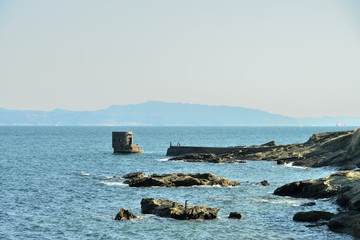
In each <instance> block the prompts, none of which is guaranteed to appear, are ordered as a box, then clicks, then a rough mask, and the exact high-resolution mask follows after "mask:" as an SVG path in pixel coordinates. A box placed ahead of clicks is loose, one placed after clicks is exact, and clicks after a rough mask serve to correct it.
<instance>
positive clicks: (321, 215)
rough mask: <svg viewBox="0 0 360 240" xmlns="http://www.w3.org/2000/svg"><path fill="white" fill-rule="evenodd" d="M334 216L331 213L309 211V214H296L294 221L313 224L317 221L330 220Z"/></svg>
mask: <svg viewBox="0 0 360 240" xmlns="http://www.w3.org/2000/svg"><path fill="white" fill-rule="evenodd" d="M332 216H334V214H333V213H331V212H324V211H309V212H298V213H296V214H295V215H294V217H293V220H294V221H300V222H315V221H319V220H330V218H331V217H332Z"/></svg>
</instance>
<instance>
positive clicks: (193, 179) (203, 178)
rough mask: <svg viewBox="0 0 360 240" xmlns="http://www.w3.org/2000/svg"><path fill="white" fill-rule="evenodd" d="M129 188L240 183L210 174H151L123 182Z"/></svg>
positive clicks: (230, 184) (225, 185)
mask: <svg viewBox="0 0 360 240" xmlns="http://www.w3.org/2000/svg"><path fill="white" fill-rule="evenodd" d="M125 183H127V184H129V186H130V187H153V186H161V187H188V186H196V185H210V186H212V185H220V186H222V187H228V186H237V185H239V184H240V183H239V182H235V181H230V180H229V179H227V178H222V177H218V176H216V175H214V174H211V173H172V174H163V175H158V174H153V175H151V176H149V177H147V176H143V177H135V178H131V179H128V180H126V181H125Z"/></svg>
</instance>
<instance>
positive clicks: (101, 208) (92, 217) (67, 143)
mask: <svg viewBox="0 0 360 240" xmlns="http://www.w3.org/2000/svg"><path fill="white" fill-rule="evenodd" d="M347 129H353V128H335V127H334V128H332V127H323V128H321V127H303V128H300V127H0V196H1V197H0V239H311V238H312V239H351V238H350V237H348V236H346V235H341V234H335V233H332V232H330V231H328V229H327V227H326V226H322V227H312V228H309V227H306V225H308V223H298V222H293V221H292V217H293V215H294V214H295V213H296V212H298V211H306V210H328V211H332V212H336V206H335V205H333V204H332V200H325V199H324V200H317V201H316V203H317V204H316V205H315V206H313V207H303V206H300V205H301V204H302V203H306V202H309V201H310V200H309V199H294V198H290V197H278V196H275V195H273V194H272V193H273V191H274V190H275V189H276V188H277V187H279V186H281V185H283V184H285V183H289V182H292V181H295V180H304V179H309V178H319V177H324V176H327V175H329V174H331V173H332V172H334V169H330V168H325V169H324V168H320V169H310V170H309V169H305V168H298V167H290V166H278V165H276V163H273V162H263V161H258V162H251V161H247V162H246V163H244V164H240V163H239V164H211V163H185V162H170V161H166V159H167V157H166V150H167V148H168V146H169V143H170V141H172V142H173V143H177V142H180V143H181V144H182V145H196V146H197V145H200V146H237V145H253V144H263V143H265V142H269V141H271V140H275V141H276V142H277V143H278V144H287V143H296V142H304V141H306V140H307V139H308V138H309V137H310V136H311V135H312V134H313V133H319V132H327V131H339V130H347ZM112 131H133V132H134V143H138V144H139V145H140V147H141V148H142V149H144V150H145V151H144V153H143V154H135V155H117V154H116V155H115V154H113V153H112V148H111V132H112ZM135 171H144V172H145V173H147V174H153V173H158V174H163V173H177V172H189V173H196V172H211V173H214V174H216V175H218V176H221V177H226V178H229V179H230V180H236V181H240V182H241V185H240V186H237V187H230V188H221V187H190V188H186V187H181V188H130V187H128V186H127V185H125V184H124V183H123V181H124V180H123V179H121V178H113V176H121V175H123V174H126V173H130V172H135ZM262 180H268V181H269V182H270V186H267V187H264V186H258V185H256V183H258V182H260V181H262ZM145 197H153V198H164V199H170V200H173V201H178V202H182V203H184V202H185V200H188V202H189V205H208V206H210V207H219V208H220V212H219V214H218V219H217V220H211V221H180V220H172V219H167V218H160V217H157V216H153V215H143V214H141V208H140V202H141V199H142V198H145ZM121 207H123V208H125V209H130V210H131V211H132V212H133V213H134V214H135V215H138V216H140V218H139V219H138V220H135V221H127V222H121V221H114V220H113V219H114V217H115V215H116V213H117V212H118V211H119V209H120V208H121ZM231 211H238V212H241V213H242V215H243V220H242V221H238V220H229V219H228V218H227V217H228V215H229V213H230V212H231Z"/></svg>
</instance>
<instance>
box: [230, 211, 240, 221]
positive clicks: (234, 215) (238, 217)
mask: <svg viewBox="0 0 360 240" xmlns="http://www.w3.org/2000/svg"><path fill="white" fill-rule="evenodd" d="M228 218H234V219H239V220H242V215H241V213H239V212H231V213H230V214H229V217H228Z"/></svg>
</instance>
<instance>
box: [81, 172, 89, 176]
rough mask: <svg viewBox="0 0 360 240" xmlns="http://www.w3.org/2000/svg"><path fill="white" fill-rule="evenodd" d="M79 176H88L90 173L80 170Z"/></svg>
mask: <svg viewBox="0 0 360 240" xmlns="http://www.w3.org/2000/svg"><path fill="white" fill-rule="evenodd" d="M80 176H90V174H89V173H84V172H81V173H80Z"/></svg>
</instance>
